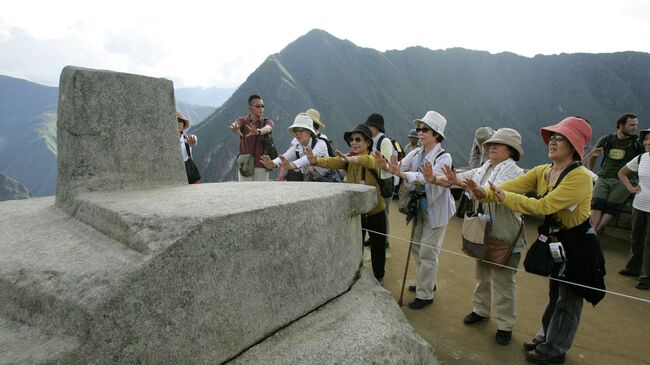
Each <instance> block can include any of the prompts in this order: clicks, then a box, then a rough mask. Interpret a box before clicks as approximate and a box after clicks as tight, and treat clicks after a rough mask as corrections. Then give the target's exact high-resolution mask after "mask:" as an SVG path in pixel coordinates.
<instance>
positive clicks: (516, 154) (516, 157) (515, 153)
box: [506, 145, 521, 161]
mask: <svg viewBox="0 0 650 365" xmlns="http://www.w3.org/2000/svg"><path fill="white" fill-rule="evenodd" d="M506 146H508V145H506ZM508 149H509V150H510V158H511V159H513V160H515V161H519V159H520V158H521V155H520V154H519V151H517V150H516V149H514V148H512V147H511V146H508Z"/></svg>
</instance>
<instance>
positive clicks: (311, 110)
mask: <svg viewBox="0 0 650 365" xmlns="http://www.w3.org/2000/svg"><path fill="white" fill-rule="evenodd" d="M305 114H307V115H308V116H309V117H310V118H311V120H312V121H313V122H314V124H317V125H318V129H323V128H325V123H323V122H322V121H321V120H320V113H319V112H318V110H316V109H314V108H309V109H307V110H306V111H305Z"/></svg>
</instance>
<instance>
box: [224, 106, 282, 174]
mask: <svg viewBox="0 0 650 365" xmlns="http://www.w3.org/2000/svg"><path fill="white" fill-rule="evenodd" d="M229 128H230V130H231V131H233V133H236V134H238V135H239V154H240V156H242V155H250V158H252V159H253V161H254V164H255V170H254V172H253V173H252V174H251V175H250V176H244V175H243V174H242V171H241V170H240V171H238V172H237V175H238V177H239V181H268V179H269V172H268V170H267V169H266V168H265V167H264V165H263V164H262V163H261V162H260V158H261V157H262V155H263V154H264V146H263V144H262V138H261V136H263V135H265V134H268V133H271V132H272V131H273V121H272V120H271V119H268V118H264V101H263V100H262V97H261V96H259V95H255V94H253V95H251V96H250V97H249V98H248V115H245V116H241V117H239V118H237V119H236V120H235V121H234V122H232V124H230V126H229Z"/></svg>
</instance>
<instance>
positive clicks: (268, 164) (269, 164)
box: [260, 155, 275, 170]
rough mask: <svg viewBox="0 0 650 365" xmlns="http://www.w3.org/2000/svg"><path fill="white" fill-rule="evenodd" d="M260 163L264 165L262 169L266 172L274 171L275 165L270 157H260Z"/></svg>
mask: <svg viewBox="0 0 650 365" xmlns="http://www.w3.org/2000/svg"><path fill="white" fill-rule="evenodd" d="M260 162H261V163H262V165H264V167H266V169H267V170H274V169H275V163H274V162H273V160H271V157H269V156H268V155H262V157H260Z"/></svg>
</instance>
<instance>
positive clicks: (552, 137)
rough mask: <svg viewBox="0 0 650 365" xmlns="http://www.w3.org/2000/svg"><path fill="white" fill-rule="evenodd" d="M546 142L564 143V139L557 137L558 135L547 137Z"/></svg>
mask: <svg viewBox="0 0 650 365" xmlns="http://www.w3.org/2000/svg"><path fill="white" fill-rule="evenodd" d="M548 141H549V142H550V141H555V142H564V141H566V137H565V136H562V135H559V134H554V135H552V136H550V137H548Z"/></svg>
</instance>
